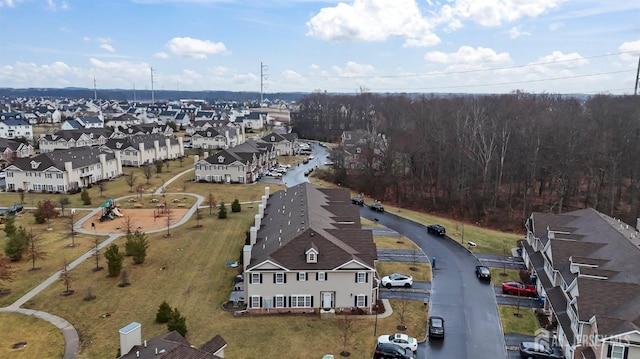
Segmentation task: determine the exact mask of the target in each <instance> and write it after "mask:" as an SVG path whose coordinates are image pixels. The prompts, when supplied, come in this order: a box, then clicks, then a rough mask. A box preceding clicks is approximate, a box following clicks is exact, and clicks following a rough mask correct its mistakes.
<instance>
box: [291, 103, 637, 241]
mask: <svg viewBox="0 0 640 359" xmlns="http://www.w3.org/2000/svg"><path fill="white" fill-rule="evenodd" d="M299 104H300V107H299V110H298V111H296V112H294V113H292V124H293V131H294V132H296V133H297V134H298V135H299V137H300V138H309V139H317V140H321V141H329V142H332V143H334V144H335V145H336V147H335V149H334V150H333V151H332V157H333V162H334V165H333V169H332V170H331V171H330V177H331V178H330V180H332V181H334V182H336V183H340V184H341V185H344V186H347V187H349V188H351V189H353V190H355V191H358V192H364V193H365V194H367V195H369V196H372V197H373V198H376V199H379V200H381V201H383V202H386V203H389V204H392V205H395V206H399V207H402V208H412V209H418V210H422V211H427V212H432V213H437V214H440V215H443V216H447V217H451V218H457V219H461V220H467V221H474V222H478V223H480V224H483V225H486V226H489V227H493V228H498V229H503V230H521V229H522V223H523V221H524V219H526V218H527V217H528V216H529V215H530V214H531V212H550V213H563V212H567V211H572V210H575V209H581V208H588V207H591V208H594V209H596V210H598V211H600V212H602V213H605V214H607V215H610V216H612V217H615V218H620V219H622V220H623V221H625V222H626V223H628V224H631V225H634V226H635V225H636V218H637V217H638V212H639V210H640V197H639V195H640V193H639V183H638V182H639V180H640V178H639V177H640V96H611V95H594V96H590V97H582V98H581V97H572V96H567V95H554V94H528V93H523V92H515V93H512V94H501V95H459V96H454V95H452V96H432V95H431V96H429V95H424V96H421V97H416V96H407V95H402V94H386V95H380V94H372V93H367V92H361V93H359V94H357V95H351V96H349V95H330V94H323V93H313V94H309V95H307V96H305V97H303V98H302V99H301V100H300V102H299ZM358 130H360V131H364V132H365V133H366V134H368V135H367V136H365V137H363V138H364V140H362V141H361V143H359V144H358V146H359V147H360V148H361V151H359V153H357V154H355V155H354V154H353V152H349V153H348V152H345V147H343V146H341V145H340V144H341V136H342V134H343V133H344V132H345V131H358ZM381 138H383V139H384V140H381ZM348 156H351V157H356V158H355V162H357V163H358V165H357V166H353V165H347V163H353V158H352V159H351V161H347V160H346V159H345V158H347V157H348Z"/></svg>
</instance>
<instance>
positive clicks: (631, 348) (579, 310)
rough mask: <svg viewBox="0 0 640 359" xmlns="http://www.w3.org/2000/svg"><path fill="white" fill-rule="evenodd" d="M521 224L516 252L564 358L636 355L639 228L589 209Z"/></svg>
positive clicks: (639, 349) (535, 216) (536, 216)
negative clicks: (540, 299)
mask: <svg viewBox="0 0 640 359" xmlns="http://www.w3.org/2000/svg"><path fill="white" fill-rule="evenodd" d="M525 225H526V228H527V237H526V240H525V241H524V243H523V252H522V256H523V258H524V260H525V264H526V265H527V268H529V270H530V271H531V273H532V274H534V275H535V277H536V280H535V282H536V283H535V284H536V289H537V291H538V294H539V295H540V296H544V298H545V299H544V312H545V314H547V315H548V316H549V319H550V322H551V323H555V325H556V327H555V329H554V332H555V337H556V338H557V341H558V342H557V344H558V345H560V346H561V347H562V348H563V351H564V355H565V358H568V359H584V358H593V359H604V358H609V359H614V358H615V359H631V358H640V266H638V263H640V232H639V231H638V228H635V227H634V226H629V225H628V224H625V223H624V222H622V221H620V220H619V219H615V218H611V217H609V216H607V215H605V214H603V213H600V212H598V211H596V210H594V209H592V208H587V209H581V210H577V211H573V212H567V213H562V214H551V213H539V212H534V213H532V214H531V216H530V217H529V219H528V220H527V221H526V223H525Z"/></svg>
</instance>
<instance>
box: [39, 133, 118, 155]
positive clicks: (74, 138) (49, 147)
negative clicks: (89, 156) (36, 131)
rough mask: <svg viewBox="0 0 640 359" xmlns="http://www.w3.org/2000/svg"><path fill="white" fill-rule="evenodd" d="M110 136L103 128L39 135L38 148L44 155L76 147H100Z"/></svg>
mask: <svg viewBox="0 0 640 359" xmlns="http://www.w3.org/2000/svg"><path fill="white" fill-rule="evenodd" d="M110 136H111V131H109V130H107V129H104V128H91V129H78V130H65V131H58V132H56V133H52V134H46V135H45V134H43V135H40V138H39V139H38V147H39V149H40V152H41V153H45V152H51V151H55V150H63V149H70V148H76V147H90V146H100V145H104V144H105V143H106V142H107V140H108V139H109V137H110Z"/></svg>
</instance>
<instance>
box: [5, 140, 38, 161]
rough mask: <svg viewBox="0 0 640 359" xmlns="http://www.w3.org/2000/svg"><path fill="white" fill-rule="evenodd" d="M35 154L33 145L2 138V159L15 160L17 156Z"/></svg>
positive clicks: (23, 156)
mask: <svg viewBox="0 0 640 359" xmlns="http://www.w3.org/2000/svg"><path fill="white" fill-rule="evenodd" d="M34 154H35V150H34V148H33V146H32V145H30V144H26V143H23V142H18V141H13V140H9V139H6V138H0V160H1V161H2V162H3V166H4V164H5V163H10V162H13V160H14V159H15V158H26V157H31V156H33V155H34Z"/></svg>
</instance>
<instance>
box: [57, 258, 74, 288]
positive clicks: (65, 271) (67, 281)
mask: <svg viewBox="0 0 640 359" xmlns="http://www.w3.org/2000/svg"><path fill="white" fill-rule="evenodd" d="M60 281H61V282H62V283H63V284H64V286H65V288H66V289H65V291H64V292H62V295H65V296H67V295H71V294H73V290H71V283H73V282H74V281H75V276H74V275H73V273H71V271H70V270H69V266H68V264H67V260H66V259H65V260H64V266H63V267H62V270H61V271H60Z"/></svg>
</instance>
